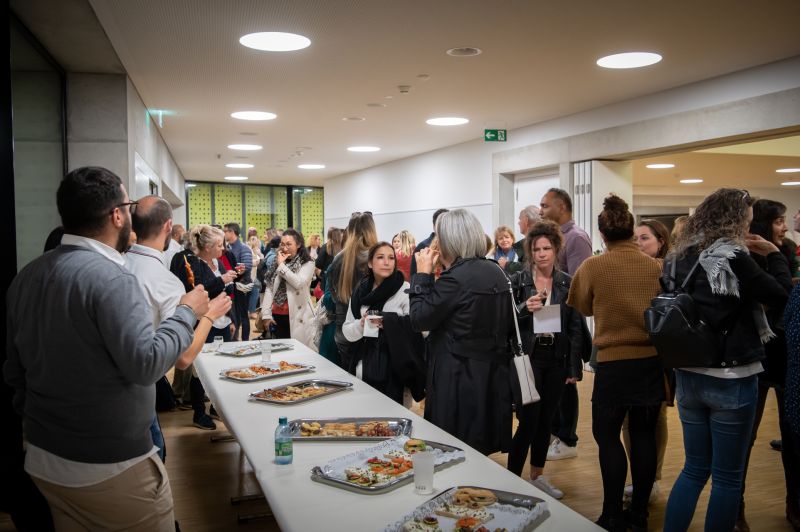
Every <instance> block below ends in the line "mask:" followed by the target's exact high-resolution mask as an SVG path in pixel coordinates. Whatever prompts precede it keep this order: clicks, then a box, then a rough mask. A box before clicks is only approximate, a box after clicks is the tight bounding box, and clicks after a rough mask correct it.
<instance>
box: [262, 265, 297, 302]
mask: <svg viewBox="0 0 800 532" xmlns="http://www.w3.org/2000/svg"><path fill="white" fill-rule="evenodd" d="M284 264H286V267H287V268H289V269H290V270H291V271H292V273H297V272H299V271H300V267H301V266H302V265H303V259H301V258H300V254H299V253H298V254H297V255H295V256H294V257H293V258H292V259H290V260H287V261H286V262H285V263H284ZM277 275H278V259H275V260H274V261H273V262H272V264H271V265H270V267H269V270H267V275H266V279H267V283H268V284H267V286H274V285H275V277H276V276H277ZM272 303H273V304H275V305H277V306H279V307H280V306H282V305H283V304H284V303H286V279H283V278H281V282H280V283H278V289H277V290H275V293H274V294H273V295H272Z"/></svg>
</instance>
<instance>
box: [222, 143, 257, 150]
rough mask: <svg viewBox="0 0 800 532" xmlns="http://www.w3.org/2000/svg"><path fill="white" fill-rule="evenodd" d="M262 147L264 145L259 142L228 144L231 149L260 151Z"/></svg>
mask: <svg viewBox="0 0 800 532" xmlns="http://www.w3.org/2000/svg"><path fill="white" fill-rule="evenodd" d="M262 148H263V146H260V145H258V144H228V149H229V150H241V151H258V150H260V149H262Z"/></svg>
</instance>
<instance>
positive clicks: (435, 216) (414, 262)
mask: <svg viewBox="0 0 800 532" xmlns="http://www.w3.org/2000/svg"><path fill="white" fill-rule="evenodd" d="M445 212H447V209H437V210H436V212H435V213H433V229H434V231H435V230H436V220H438V219H439V216H441V215H442V213H445ZM435 236H436V233H434V232H431V234H430V236H428V238H426V239H425V240H423V241H422V242H420V243H419V244H417V247H415V248H414V253H412V254H411V275H412V276H413V275H414V274H415V273H417V259H416V258H415V256H416V253H417V251H420V250H422V249H425V248H429V247H431V242H433V237H435Z"/></svg>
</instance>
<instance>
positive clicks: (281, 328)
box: [272, 314, 292, 338]
mask: <svg viewBox="0 0 800 532" xmlns="http://www.w3.org/2000/svg"><path fill="white" fill-rule="evenodd" d="M272 319H273V320H275V338H291V337H292V328H291V326H290V324H289V315H288V314H273V315H272Z"/></svg>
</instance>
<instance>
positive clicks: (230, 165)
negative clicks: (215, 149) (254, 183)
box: [225, 163, 253, 168]
mask: <svg viewBox="0 0 800 532" xmlns="http://www.w3.org/2000/svg"><path fill="white" fill-rule="evenodd" d="M225 166H226V167H227V168H252V167H253V165H252V164H250V163H228V164H226V165H225Z"/></svg>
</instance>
